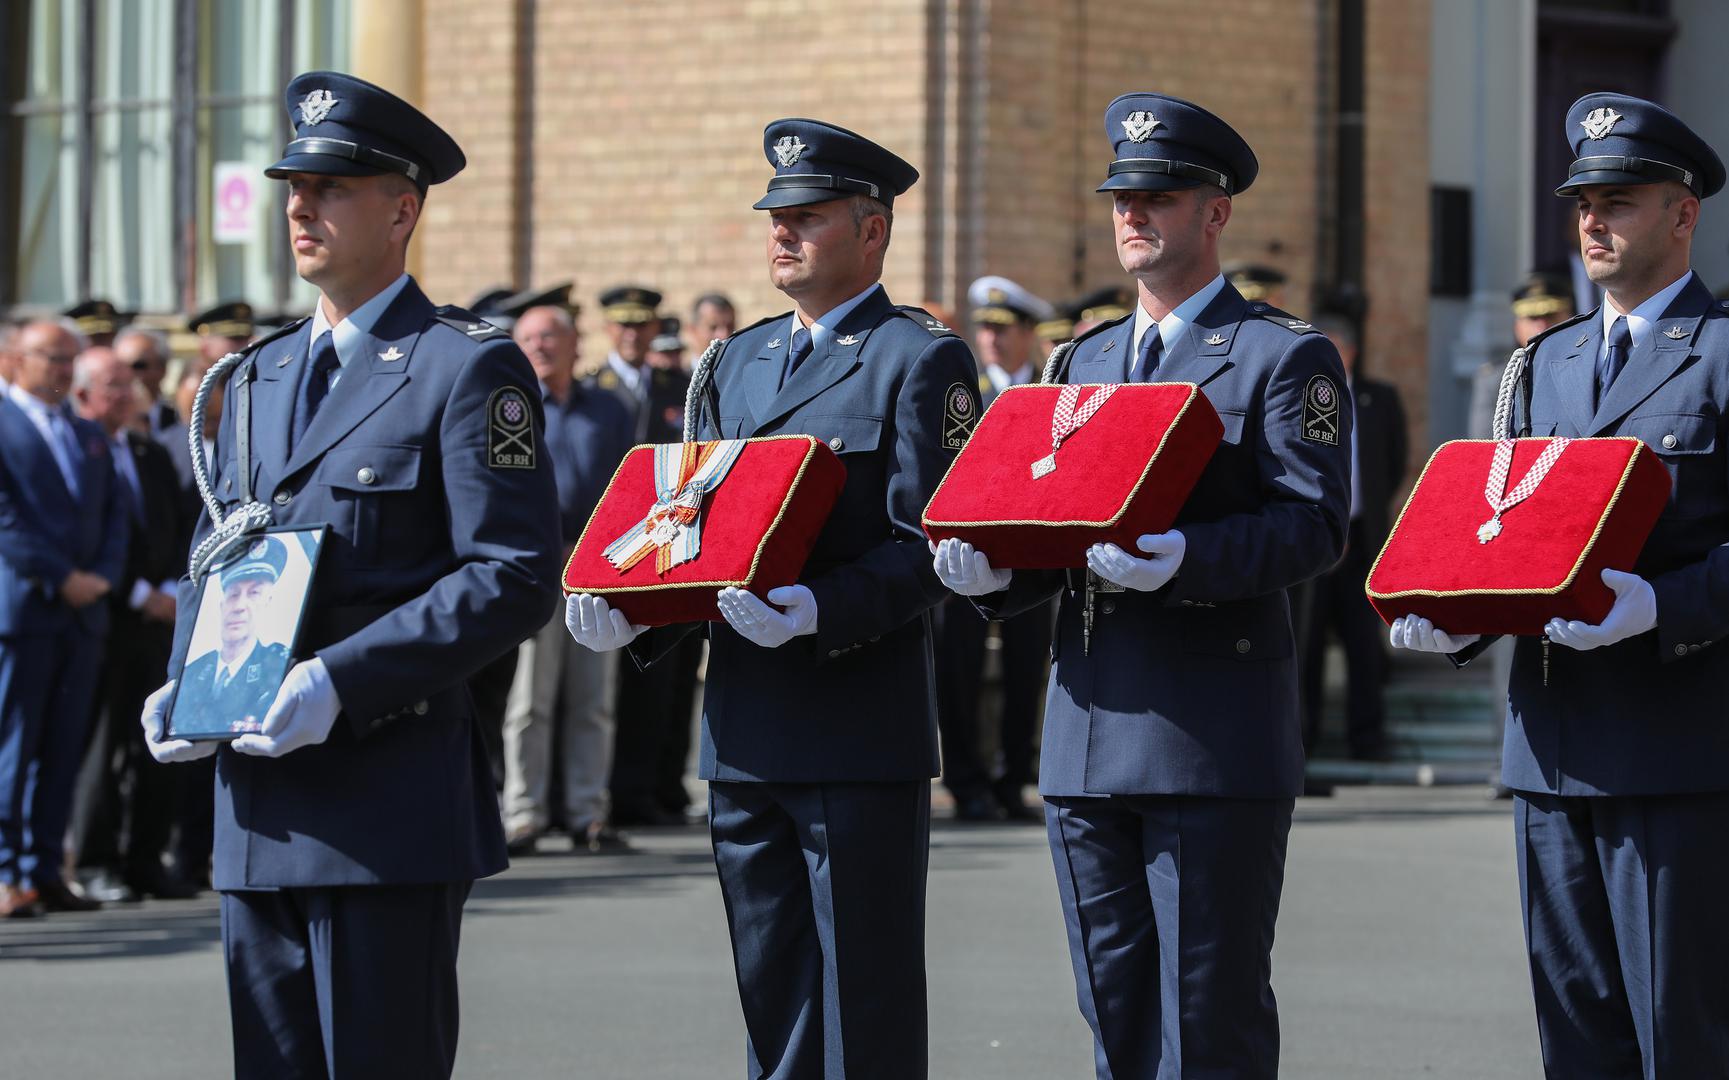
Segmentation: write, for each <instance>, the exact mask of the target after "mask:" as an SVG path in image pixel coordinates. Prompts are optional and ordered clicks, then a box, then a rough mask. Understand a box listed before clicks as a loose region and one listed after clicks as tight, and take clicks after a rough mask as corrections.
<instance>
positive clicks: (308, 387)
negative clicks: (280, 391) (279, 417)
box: [288, 334, 342, 453]
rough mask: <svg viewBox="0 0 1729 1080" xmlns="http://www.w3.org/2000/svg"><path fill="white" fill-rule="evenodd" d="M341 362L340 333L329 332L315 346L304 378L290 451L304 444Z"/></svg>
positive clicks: (291, 436)
mask: <svg viewBox="0 0 1729 1080" xmlns="http://www.w3.org/2000/svg"><path fill="white" fill-rule="evenodd" d="M340 366H342V365H341V364H340V363H339V362H338V361H337V359H336V335H335V334H325V335H324V336H323V337H320V338H319V339H318V342H317V344H316V345H314V346H313V348H312V363H311V364H309V365H307V368H308V370H307V372H306V374H305V376H304V377H303V378H302V379H301V380H300V394H299V396H298V397H296V398H295V401H294V423H293V424H292V426H291V427H290V429H289V435H288V452H289V453H293V452H294V448H295V447H296V446H298V445H300V437H301V436H302V435H304V434H306V429H307V428H309V427H311V426H312V418H313V417H315V416H317V415H318V406H320V405H322V404H324V396H325V395H326V394H328V393H330V373H331V372H333V371H335V370H336V369H337V368H338V367H340Z"/></svg>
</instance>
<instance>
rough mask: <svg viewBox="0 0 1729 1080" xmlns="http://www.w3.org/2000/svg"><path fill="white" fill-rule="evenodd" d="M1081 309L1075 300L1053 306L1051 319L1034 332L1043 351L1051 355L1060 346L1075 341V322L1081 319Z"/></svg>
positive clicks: (1038, 326) (1036, 327) (1034, 329)
mask: <svg viewBox="0 0 1729 1080" xmlns="http://www.w3.org/2000/svg"><path fill="white" fill-rule="evenodd" d="M1080 314H1081V309H1080V308H1079V307H1077V306H1076V305H1075V301H1073V300H1064V301H1062V302H1060V303H1056V304H1052V305H1051V315H1050V318H1048V319H1045V320H1044V321H1043V322H1041V323H1039V324H1038V325H1037V326H1035V327H1033V332H1034V333H1036V334H1038V336H1039V344H1040V346H1041V347H1042V348H1041V351H1042V352H1044V353H1047V354H1048V353H1049V352H1050V351H1051V350H1052V349H1054V348H1056V347H1057V346H1058V345H1062V344H1065V343H1067V342H1070V341H1073V340H1074V339H1075V320H1076V319H1078V318H1080Z"/></svg>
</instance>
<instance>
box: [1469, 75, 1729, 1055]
mask: <svg viewBox="0 0 1729 1080" xmlns="http://www.w3.org/2000/svg"><path fill="white" fill-rule="evenodd" d="M1567 129H1568V135H1569V138H1570V139H1571V141H1572V143H1573V146H1574V149H1575V153H1576V154H1577V159H1576V160H1575V162H1574V163H1573V166H1572V168H1571V170H1570V172H1571V175H1570V176H1569V179H1568V182H1567V183H1566V184H1564V185H1563V186H1562V187H1561V188H1560V189H1558V190H1557V192H1556V193H1557V194H1558V195H1562V196H1564V197H1571V196H1573V195H1575V194H1577V192H1578V191H1579V189H1580V188H1581V187H1587V186H1591V185H1605V184H1607V185H1616V186H1627V185H1637V184H1647V183H1652V182H1655V181H1661V180H1672V181H1675V182H1677V183H1682V184H1684V185H1685V186H1687V187H1689V188H1690V189H1691V190H1692V191H1693V192H1694V193H1695V194H1696V195H1698V196H1700V197H1708V196H1710V195H1712V194H1713V193H1715V192H1716V191H1717V190H1719V189H1720V188H1721V187H1722V186H1723V182H1724V170H1723V166H1722V164H1721V163H1720V162H1719V161H1718V158H1717V155H1716V153H1715V152H1714V151H1712V149H1711V148H1710V147H1709V146H1708V145H1706V144H1705V143H1704V141H1703V140H1701V139H1699V137H1698V136H1697V135H1695V134H1694V133H1693V132H1692V131H1690V130H1688V129H1687V127H1686V126H1685V125H1684V124H1683V123H1682V122H1681V121H1680V120H1679V119H1677V118H1676V117H1674V116H1673V115H1672V114H1670V113H1668V112H1667V111H1665V110H1663V109H1661V108H1660V107H1659V106H1656V105H1653V104H1652V103H1650V102H1647V101H1641V100H1639V99H1637V98H1630V97H1626V96H1625V95H1620V94H1591V95H1587V96H1586V97H1583V98H1581V99H1579V101H1577V102H1575V103H1574V104H1573V107H1572V108H1571V110H1569V112H1568V121H1567ZM1661 306H1663V310H1662V311H1661V312H1660V314H1658V315H1656V317H1654V318H1653V319H1652V320H1651V321H1650V323H1649V325H1648V327H1647V328H1646V329H1645V331H1644V335H1643V339H1642V340H1638V339H1635V341H1634V345H1633V347H1632V349H1631V354H1630V356H1629V357H1628V358H1627V359H1626V361H1625V366H1624V368H1622V369H1621V370H1620V371H1619V373H1618V374H1614V375H1610V374H1609V373H1608V372H1606V371H1605V369H1604V361H1605V359H1606V357H1607V355H1608V350H1606V349H1605V348H1604V336H1605V335H1604V319H1603V309H1602V308H1597V309H1594V310H1592V311H1590V312H1587V313H1586V314H1584V315H1581V316H1579V317H1577V318H1575V319H1573V320H1570V321H1569V322H1565V323H1561V324H1560V325H1559V326H1556V327H1554V328H1552V329H1551V330H1549V331H1547V332H1546V333H1544V334H1543V335H1540V336H1539V337H1538V338H1536V339H1535V340H1533V341H1532V343H1531V345H1530V346H1529V379H1530V381H1529V384H1528V385H1529V388H1530V408H1529V411H1528V426H1529V433H1530V434H1531V435H1533V436H1538V437H1546V436H1569V437H1580V436H1633V437H1635V438H1638V439H1640V440H1642V441H1643V442H1644V443H1645V444H1646V445H1647V446H1649V447H1650V448H1651V449H1652V450H1653V451H1655V452H1656V454H1657V456H1658V458H1659V459H1660V460H1661V461H1662V462H1663V464H1664V465H1665V466H1666V467H1667V468H1668V470H1669V477H1670V480H1671V482H1672V488H1671V491H1670V496H1669V505H1668V507H1667V509H1665V510H1664V512H1663V514H1662V516H1661V517H1660V518H1659V519H1658V521H1657V525H1656V528H1655V529H1654V530H1653V531H1652V533H1651V536H1650V538H1649V539H1648V540H1647V541H1646V543H1645V547H1644V550H1643V551H1642V552H1641V553H1640V556H1639V560H1638V563H1637V564H1636V565H1635V566H1634V568H1633V573H1634V574H1636V575H1637V576H1638V577H1640V578H1643V579H1644V580H1645V581H1647V582H1648V583H1649V584H1650V586H1651V588H1652V590H1653V591H1654V592H1655V594H1656V601H1657V625H1656V628H1655V629H1653V630H1650V631H1647V632H1645V633H1642V634H1638V635H1635V636H1633V637H1630V638H1626V639H1624V640H1622V641H1619V642H1617V643H1615V644H1612V645H1606V646H1603V647H1600V648H1596V649H1591V650H1588V651H1583V652H1581V651H1575V650H1573V649H1569V648H1565V647H1562V646H1560V645H1546V644H1545V643H1544V642H1543V641H1541V640H1540V639H1537V638H1525V637H1522V638H1519V639H1517V644H1516V646H1515V649H1514V653H1513V667H1512V676H1511V679H1510V682H1509V685H1508V689H1507V696H1508V712H1507V729H1506V739H1505V743H1504V746H1503V749H1502V777H1503V782H1504V783H1505V784H1506V785H1507V786H1508V787H1510V788H1513V789H1514V824H1515V833H1516V843H1517V852H1518V865H1519V887H1520V900H1521V903H1522V906H1523V913H1524V925H1525V932H1526V944H1527V948H1528V951H1529V954H1530V962H1531V977H1532V987H1533V992H1534V994H1535V998H1536V1006H1537V1024H1538V1031H1539V1034H1540V1036H1541V1039H1542V1046H1543V1059H1544V1064H1545V1066H1546V1069H1547V1072H1548V1075H1550V1076H1554V1077H1569V1078H1570V1077H1598V1076H1601V1077H1610V1076H1615V1077H1621V1076H1644V1077H1663V1076H1686V1077H1689V1078H1694V1077H1698V1078H1714V1077H1715V1078H1722V1077H1729V1022H1726V1019H1725V1018H1729V987H1726V985H1725V982H1724V979H1723V966H1724V963H1725V961H1729V922H1726V921H1725V920H1724V918H1723V912H1722V903H1721V900H1722V897H1723V896H1724V895H1725V894H1729V870H1725V867H1724V860H1723V856H1722V845H1723V837H1724V836H1725V835H1726V834H1729V724H1725V723H1724V708H1725V702H1729V654H1726V653H1725V652H1724V650H1723V646H1722V645H1720V644H1718V642H1721V641H1722V640H1723V639H1724V637H1725V636H1726V635H1729V599H1726V597H1729V546H1726V545H1729V426H1726V425H1729V307H1726V306H1725V304H1724V303H1722V302H1719V301H1716V300H1714V299H1713V298H1712V296H1711V293H1710V291H1709V290H1708V289H1707V288H1706V287H1705V285H1704V283H1703V282H1701V281H1700V280H1699V279H1698V278H1697V277H1696V276H1693V275H1691V274H1689V275H1688V277H1687V280H1686V282H1685V284H1684V285H1682V286H1681V288H1680V289H1679V291H1678V292H1677V293H1676V294H1675V295H1674V297H1673V299H1671V300H1670V301H1669V302H1668V303H1667V305H1661ZM1520 412H1521V420H1523V419H1524V418H1525V416H1526V415H1527V414H1526V413H1525V410H1523V409H1521V410H1520ZM1524 426H1526V425H1525V424H1524V423H1521V424H1519V425H1518V428H1523V427H1524ZM1516 430H1517V429H1516ZM1441 629H1443V630H1444V629H1445V627H1442V628H1441ZM1486 644H1487V643H1486V642H1485V643H1480V644H1478V645H1476V646H1473V647H1472V648H1471V649H1470V650H1468V651H1467V653H1466V654H1465V655H1466V656H1467V657H1468V656H1472V655H1475V654H1477V653H1479V652H1481V651H1482V649H1483V648H1484V647H1485V646H1486ZM1545 671H1546V674H1545Z"/></svg>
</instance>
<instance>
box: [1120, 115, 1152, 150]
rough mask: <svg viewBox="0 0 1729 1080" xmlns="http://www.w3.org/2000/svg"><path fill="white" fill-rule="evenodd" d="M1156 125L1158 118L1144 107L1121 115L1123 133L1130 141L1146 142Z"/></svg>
mask: <svg viewBox="0 0 1729 1080" xmlns="http://www.w3.org/2000/svg"><path fill="white" fill-rule="evenodd" d="M1158 126H1159V122H1158V120H1157V119H1155V118H1154V117H1153V114H1152V113H1150V112H1147V111H1146V110H1144V109H1137V110H1136V111H1134V112H1132V113H1130V114H1129V115H1127V116H1125V117H1123V134H1124V135H1127V136H1128V137H1129V141H1130V142H1146V141H1147V140H1148V139H1150V138H1152V137H1153V129H1154V128H1156V127H1158Z"/></svg>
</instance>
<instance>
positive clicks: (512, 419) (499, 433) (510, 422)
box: [486, 386, 534, 469]
mask: <svg viewBox="0 0 1729 1080" xmlns="http://www.w3.org/2000/svg"><path fill="white" fill-rule="evenodd" d="M486 419H487V439H486V464H487V465H488V466H490V467H491V468H494V469H532V468H534V414H533V412H532V411H531V410H530V409H529V407H528V397H527V396H526V395H525V394H524V393H523V392H522V391H521V390H519V389H517V388H516V387H514V386H501V387H499V388H498V389H497V390H494V391H493V392H492V397H490V398H488V399H487V402H486Z"/></svg>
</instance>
